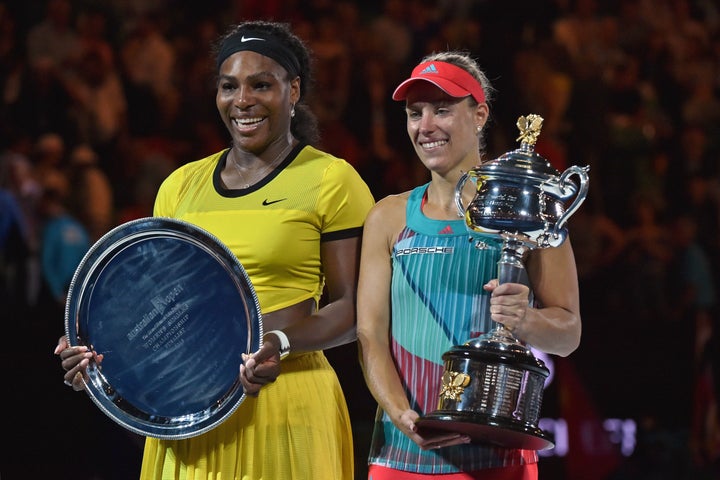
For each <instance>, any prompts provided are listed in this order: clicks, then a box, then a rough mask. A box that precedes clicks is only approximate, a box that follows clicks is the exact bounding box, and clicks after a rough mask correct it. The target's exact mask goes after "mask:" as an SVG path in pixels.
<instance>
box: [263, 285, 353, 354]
mask: <svg viewBox="0 0 720 480" xmlns="http://www.w3.org/2000/svg"><path fill="white" fill-rule="evenodd" d="M306 302H307V301H306ZM306 302H303V303H301V304H298V305H297V306H293V307H289V308H288V309H283V310H280V311H278V312H273V313H270V314H267V315H266V316H265V318H264V323H265V325H266V326H265V330H266V331H270V330H276V329H278V330H282V331H283V332H285V334H286V335H287V336H288V338H289V340H290V345H291V350H292V351H293V352H298V351H300V352H302V351H314V350H326V349H328V348H333V347H337V346H340V345H345V344H347V343H351V342H353V341H355V338H356V337H355V310H354V304H353V301H352V300H351V299H344V298H343V299H338V300H336V301H334V302H331V303H328V304H327V305H325V306H323V307H322V308H321V309H319V310H317V311H315V310H314V308H309V307H303V305H304V304H305V303H306ZM313 305H314V301H313ZM292 310H295V311H296V312H297V311H299V312H297V313H295V312H292Z"/></svg>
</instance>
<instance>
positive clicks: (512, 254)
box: [418, 114, 589, 450]
mask: <svg viewBox="0 0 720 480" xmlns="http://www.w3.org/2000/svg"><path fill="white" fill-rule="evenodd" d="M542 121H543V119H542V117H540V116H538V115H535V114H530V115H528V116H526V117H525V116H523V117H520V119H519V120H518V122H517V126H518V128H519V130H520V136H519V137H518V140H519V141H520V142H521V145H520V148H518V149H516V150H514V151H511V152H507V153H505V154H504V155H502V156H500V157H499V158H497V159H495V160H492V161H489V162H486V163H483V164H482V165H480V166H478V167H476V168H473V169H472V170H470V171H469V172H468V173H466V174H464V175H463V176H462V177H461V178H460V180H459V182H458V184H457V186H456V188H455V203H456V205H457V207H458V212H459V213H460V215H462V216H464V218H465V222H466V225H467V227H468V229H469V230H471V231H472V232H474V234H475V235H476V236H478V237H480V238H482V237H483V236H489V237H491V238H496V239H497V238H499V239H501V240H502V253H501V258H500V260H499V261H498V280H499V282H500V283H506V282H516V283H525V280H524V279H525V278H526V272H525V267H524V265H523V263H522V258H523V255H524V254H525V253H526V252H527V251H528V250H530V249H537V248H548V247H557V246H559V245H561V244H562V243H563V242H564V241H565V239H566V237H567V229H566V228H565V225H566V222H567V220H568V218H569V217H570V216H571V215H572V214H573V213H574V212H575V211H576V210H577V209H578V208H579V207H580V204H581V203H582V202H583V201H584V200H585V197H586V196H587V191H588V186H589V183H588V182H589V178H588V174H587V172H588V170H589V167H577V166H573V167H570V168H568V169H567V170H565V171H564V172H562V174H560V173H559V172H558V171H557V170H556V169H555V168H553V167H552V165H550V163H549V162H548V161H547V160H545V159H544V158H543V157H541V156H540V155H538V154H537V153H535V151H534V147H535V143H536V141H537V137H538V135H539V134H540V129H541V127H542ZM573 177H577V179H578V182H577V183H575V182H574V181H573V180H572V178H573ZM468 179H471V180H472V181H474V182H475V183H476V184H477V191H476V194H475V196H474V198H473V199H472V201H471V202H470V203H469V204H468V205H467V206H466V207H465V206H463V205H462V190H463V187H464V185H465V183H466V182H467V180H468ZM443 362H444V373H443V377H442V388H441V392H440V398H439V401H438V408H437V410H435V411H433V412H431V413H429V414H427V415H425V416H424V417H422V418H421V419H420V421H419V422H418V424H419V426H420V428H423V429H425V428H427V429H436V430H446V431H455V432H461V433H466V434H468V435H470V436H471V437H472V438H473V440H474V441H477V442H484V443H491V444H495V445H499V446H502V447H507V448H523V449H531V450H544V449H548V448H552V447H553V446H554V445H553V443H552V441H550V440H549V439H548V438H547V436H546V435H545V433H544V432H543V431H542V430H541V429H540V428H539V427H538V424H537V422H538V417H539V414H540V406H541V403H542V394H543V388H544V383H545V379H546V378H547V377H548V375H549V373H550V372H549V370H548V369H547V367H546V366H545V364H544V363H543V361H542V360H540V359H538V358H536V357H535V356H534V355H533V353H532V351H531V350H530V348H529V347H528V346H527V345H525V344H523V343H522V342H520V341H519V340H518V339H516V338H515V337H514V336H513V334H512V333H511V332H510V331H509V330H507V329H506V328H505V327H504V326H503V325H502V324H500V323H497V324H496V326H495V328H494V329H493V330H492V331H490V332H488V333H486V334H484V335H482V336H480V337H477V338H473V339H470V340H468V341H467V342H465V343H464V344H462V345H456V346H453V347H452V348H451V349H450V350H448V351H447V352H445V353H444V354H443Z"/></svg>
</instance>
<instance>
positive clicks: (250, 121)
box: [233, 117, 263, 126]
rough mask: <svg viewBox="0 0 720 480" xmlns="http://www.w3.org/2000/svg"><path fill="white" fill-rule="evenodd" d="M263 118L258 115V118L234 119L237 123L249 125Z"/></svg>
mask: <svg viewBox="0 0 720 480" xmlns="http://www.w3.org/2000/svg"><path fill="white" fill-rule="evenodd" d="M262 120H263V119H262V117H256V118H242V119H241V118H236V119H234V120H233V121H234V122H235V123H236V124H237V125H241V126H247V125H252V124H254V123H258V122H262Z"/></svg>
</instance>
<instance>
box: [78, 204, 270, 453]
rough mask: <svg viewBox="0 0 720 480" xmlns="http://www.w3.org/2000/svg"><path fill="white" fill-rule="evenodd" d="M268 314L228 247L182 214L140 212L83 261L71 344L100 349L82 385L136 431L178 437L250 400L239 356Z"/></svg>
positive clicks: (252, 346)
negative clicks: (143, 215)
mask: <svg viewBox="0 0 720 480" xmlns="http://www.w3.org/2000/svg"><path fill="white" fill-rule="evenodd" d="M262 330H263V329H262V318H261V315H260V307H259V303H258V300H257V296H256V294H255V290H254V289H253V287H252V284H251V283H250V279H249V278H248V276H247V273H246V272H245V269H244V268H243V267H242V265H241V264H240V262H239V261H238V260H237V258H236V257H235V255H234V254H233V253H232V252H231V251H230V249H229V248H228V247H227V246H226V245H224V244H223V243H222V242H220V241H219V240H218V239H217V238H216V237H215V236H213V235H212V234H211V233H209V232H207V231H205V230H203V229H201V228H199V227H197V226H195V225H192V224H190V223H187V222H185V221H181V220H175V219H169V218H159V217H158V218H155V217H152V218H150V217H148V218H141V219H137V220H133V221H130V222H127V223H124V224H122V225H120V226H118V227H116V228H114V229H113V230H111V231H109V232H108V233H107V234H105V235H104V236H103V237H102V238H100V239H99V240H98V241H97V242H96V243H95V244H94V245H93V246H92V247H91V248H90V249H89V250H88V252H87V253H86V255H85V256H84V258H83V260H82V261H81V262H80V264H79V265H78V267H77V269H76V271H75V274H74V276H73V279H72V283H71V285H70V290H69V293H68V297H67V304H66V307H65V333H66V334H67V338H68V341H69V343H70V345H72V346H79V345H85V346H87V347H89V348H90V349H91V350H93V351H95V352H96V353H97V354H99V355H100V354H101V355H102V358H101V359H100V360H99V361H91V362H90V365H89V366H88V368H87V374H88V378H87V379H86V382H85V383H86V390H87V392H88V394H89V395H90V397H91V398H92V400H93V401H94V402H95V404H97V406H98V407H99V408H100V409H101V410H102V411H103V412H104V413H105V414H107V415H108V416H109V417H110V418H111V419H113V420H114V421H115V422H117V423H118V424H120V425H121V426H123V427H125V428H127V429H128V430H130V431H132V432H135V433H138V434H140V435H145V436H150V437H156V438H165V439H181V438H188V437H193V436H196V435H200V434H201V433H204V432H206V431H208V430H210V429H212V428H214V427H216V426H217V425H218V424H220V423H221V422H223V421H224V420H225V419H227V417H228V416H229V415H230V414H232V413H233V412H234V411H235V410H236V409H237V407H238V406H239V405H240V404H241V403H242V402H243V400H244V399H245V393H244V391H243V388H242V385H241V383H240V379H239V373H240V364H241V363H242V358H241V355H242V354H243V353H251V352H254V351H256V350H257V349H258V348H259V345H260V339H261V338H262V334H263V331H262Z"/></svg>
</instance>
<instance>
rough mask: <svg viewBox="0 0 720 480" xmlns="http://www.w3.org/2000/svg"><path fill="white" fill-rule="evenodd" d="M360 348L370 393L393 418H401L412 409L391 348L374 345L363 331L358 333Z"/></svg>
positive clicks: (361, 361) (362, 365)
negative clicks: (364, 335)
mask: <svg viewBox="0 0 720 480" xmlns="http://www.w3.org/2000/svg"><path fill="white" fill-rule="evenodd" d="M358 349H359V352H360V364H361V367H362V372H363V375H364V377H365V383H366V384H367V386H368V389H369V390H370V393H371V394H372V396H373V398H374V399H375V401H376V402H377V403H378V405H379V406H380V408H382V409H383V410H384V411H385V412H386V413H387V414H388V415H389V416H390V418H391V419H399V418H400V415H401V414H402V412H404V411H406V410H408V409H410V403H409V401H408V398H407V395H406V393H405V390H404V389H403V386H402V381H401V380H400V376H399V375H398V372H397V369H396V367H395V363H394V362H393V360H392V356H391V355H390V351H389V349H388V348H383V347H379V346H373V344H372V343H371V342H369V341H368V340H367V338H365V337H363V336H362V334H361V333H359V334H358Z"/></svg>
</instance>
